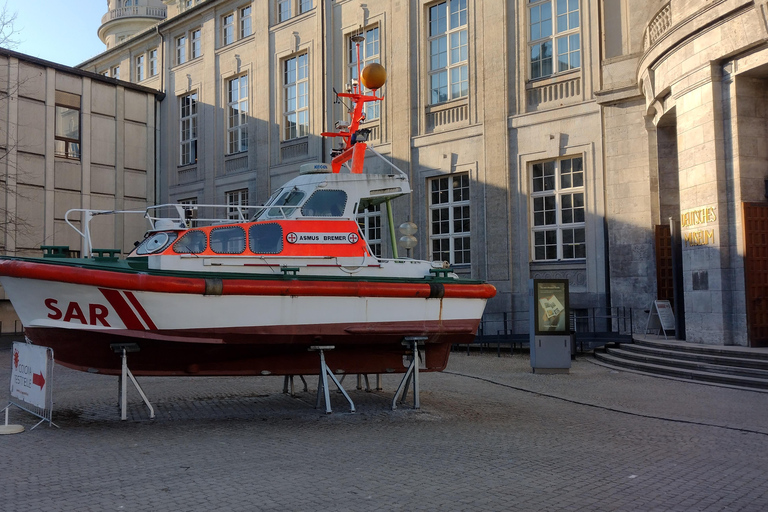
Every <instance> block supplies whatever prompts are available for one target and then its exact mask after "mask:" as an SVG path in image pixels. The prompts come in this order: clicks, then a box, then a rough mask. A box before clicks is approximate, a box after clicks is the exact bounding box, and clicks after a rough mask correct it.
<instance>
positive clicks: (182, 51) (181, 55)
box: [176, 36, 187, 65]
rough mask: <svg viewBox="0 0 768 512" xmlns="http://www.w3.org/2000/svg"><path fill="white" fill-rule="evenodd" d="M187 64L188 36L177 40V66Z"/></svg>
mask: <svg viewBox="0 0 768 512" xmlns="http://www.w3.org/2000/svg"><path fill="white" fill-rule="evenodd" d="M185 62H187V36H181V37H177V38H176V64H177V65H178V64H184V63H185Z"/></svg>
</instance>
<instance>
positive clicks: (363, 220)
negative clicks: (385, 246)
mask: <svg viewBox="0 0 768 512" xmlns="http://www.w3.org/2000/svg"><path fill="white" fill-rule="evenodd" d="M357 223H358V224H359V225H360V230H361V231H362V232H363V234H364V235H365V239H366V240H368V245H369V246H370V247H371V251H373V255H374V256H376V257H377V258H381V205H380V204H377V205H376V206H369V207H368V208H364V209H360V210H358V212H357Z"/></svg>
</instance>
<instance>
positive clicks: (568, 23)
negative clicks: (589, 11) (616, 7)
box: [525, 0, 583, 80]
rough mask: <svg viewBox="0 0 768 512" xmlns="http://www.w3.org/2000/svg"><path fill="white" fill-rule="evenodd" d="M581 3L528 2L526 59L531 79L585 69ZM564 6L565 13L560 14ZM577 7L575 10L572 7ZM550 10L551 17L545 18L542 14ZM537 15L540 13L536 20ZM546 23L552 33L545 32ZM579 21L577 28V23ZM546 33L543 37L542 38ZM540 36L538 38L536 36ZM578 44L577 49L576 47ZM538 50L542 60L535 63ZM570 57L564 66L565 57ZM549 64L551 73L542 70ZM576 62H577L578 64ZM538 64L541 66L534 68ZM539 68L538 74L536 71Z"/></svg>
mask: <svg viewBox="0 0 768 512" xmlns="http://www.w3.org/2000/svg"><path fill="white" fill-rule="evenodd" d="M580 4H581V0H563V1H562V2H561V0H527V1H526V21H527V28H526V35H527V45H526V56H525V62H526V66H527V71H526V76H527V77H528V80H541V79H546V78H551V77H554V76H557V75H559V74H563V73H568V72H571V71H574V70H577V69H581V68H582V67H583V63H582V51H583V41H582V37H581V27H582V19H581V14H582V11H581V5H580ZM561 5H564V6H565V11H564V12H562V11H560V10H559V9H560V7H561ZM574 5H575V7H576V8H575V9H572V7H573V6H574ZM545 6H546V7H547V8H548V9H549V17H548V18H544V19H543V18H542V17H541V13H542V9H543V8H544V7H545ZM534 13H537V15H536V17H534ZM544 21H546V23H547V24H548V27H547V28H548V30H547V31H543V30H542V28H544V25H542V23H543V22H544ZM561 21H564V22H565V26H564V28H561V26H562V25H561V23H560V22H561ZM574 21H575V25H574V24H573V22H574ZM542 34H543V35H542ZM536 36H538V37H536ZM574 41H575V47H574V44H573V43H574ZM563 43H564V44H565V45H566V48H564V50H565V51H562V50H563V49H561V44H563ZM547 45H548V46H549V56H548V57H546V58H544V57H543V55H544V51H545V47H546V46H547ZM535 50H538V56H539V57H538V58H537V59H535V60H534V51H535ZM563 55H565V56H566V57H567V65H566V66H565V67H563V66H562V62H561V56H563ZM547 60H549V61H551V62H550V63H549V68H550V69H549V73H545V70H544V69H542V67H543V66H544V63H545V61H547ZM574 61H575V62H574ZM534 64H537V67H536V68H534ZM535 69H537V70H538V71H535Z"/></svg>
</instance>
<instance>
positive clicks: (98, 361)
mask: <svg viewBox="0 0 768 512" xmlns="http://www.w3.org/2000/svg"><path fill="white" fill-rule="evenodd" d="M294 330H296V329H288V331H289V332H282V333H279V332H271V333H270V332H263V331H264V330H260V331H262V332H261V333H259V334H257V333H255V332H252V331H251V332H245V331H243V332H238V333H229V334H228V336H227V340H228V342H226V343H220V342H219V343H205V342H202V343H200V342H197V343H188V342H179V341H176V340H181V339H184V337H182V336H180V335H181V333H179V332H176V333H168V334H167V335H166V334H165V333H163V335H162V336H160V335H159V336H158V339H149V337H150V336H152V333H151V332H147V331H145V332H141V333H135V332H132V331H118V332H115V331H102V332H99V331H90V330H70V329H55V328H43V327H35V328H28V329H27V330H26V334H27V337H28V338H29V339H30V340H32V341H33V342H34V343H35V344H38V345H44V346H47V347H51V348H52V349H53V351H54V357H55V358H56V362H57V363H59V364H63V365H64V366H67V367H69V368H73V369H76V370H81V371H89V372H94V371H96V372H98V373H103V374H108V375H119V373H120V357H119V355H117V354H116V353H115V352H114V351H113V350H112V349H111V347H110V344H112V343H127V342H130V343H136V344H137V345H139V348H140V350H139V351H138V352H131V353H130V354H129V355H128V364H129V367H130V368H131V372H133V373H134V375H154V376H190V375H201V376H213V375H220V376H221V375H316V374H318V373H319V357H318V355H317V353H316V352H310V351H309V350H308V349H309V347H310V346H311V345H317V344H322V345H334V346H335V347H336V348H335V349H334V350H331V351H328V352H327V353H326V360H327V362H328V364H329V366H330V367H331V369H332V370H333V371H343V372H345V373H403V372H405V370H406V366H405V364H404V363H403V356H404V355H407V352H408V348H407V347H405V346H403V345H402V340H403V335H402V334H399V333H398V334H371V335H366V336H352V335H348V334H342V332H343V328H342V329H340V328H337V329H336V331H335V333H333V332H331V331H330V330H327V331H326V332H325V333H321V334H318V333H317V332H313V333H310V332H308V331H307V329H306V328H304V330H303V332H301V333H299V332H291V331H294ZM137 334H138V335H137ZM184 334H185V335H186V336H187V337H192V338H195V339H200V340H201V341H202V340H204V339H205V337H206V336H207V337H209V338H208V339H212V338H215V336H216V334H217V333H215V332H210V331H206V332H205V333H203V332H188V331H184ZM412 334H413V335H418V334H425V335H429V340H428V341H427V344H426V352H425V355H426V357H425V360H426V366H427V368H426V370H424V371H442V370H444V369H445V366H446V365H447V363H448V355H449V353H450V347H451V345H452V344H454V343H467V342H471V341H472V339H473V338H474V331H471V332H469V333H467V332H464V333H456V332H453V333H434V332H433V333H431V334H430V333H428V332H422V333H418V332H412Z"/></svg>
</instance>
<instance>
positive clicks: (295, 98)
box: [283, 53, 309, 140]
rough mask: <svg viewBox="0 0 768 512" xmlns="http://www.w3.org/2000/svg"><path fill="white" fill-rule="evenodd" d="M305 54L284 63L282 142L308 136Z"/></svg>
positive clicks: (307, 86) (307, 89) (307, 85)
mask: <svg viewBox="0 0 768 512" xmlns="http://www.w3.org/2000/svg"><path fill="white" fill-rule="evenodd" d="M307 58H308V57H307V54H306V53H305V54H303V55H298V56H296V57H293V58H292V59H288V60H286V61H285V62H284V68H283V97H284V98H285V103H284V107H283V118H284V128H283V130H284V133H283V137H284V140H290V139H295V138H297V137H304V136H306V135H308V134H309V73H308V63H307Z"/></svg>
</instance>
